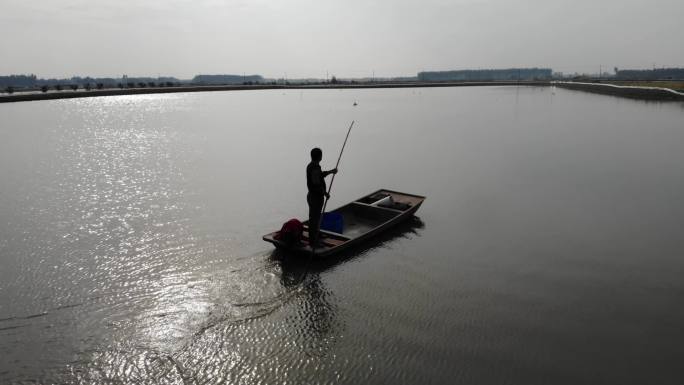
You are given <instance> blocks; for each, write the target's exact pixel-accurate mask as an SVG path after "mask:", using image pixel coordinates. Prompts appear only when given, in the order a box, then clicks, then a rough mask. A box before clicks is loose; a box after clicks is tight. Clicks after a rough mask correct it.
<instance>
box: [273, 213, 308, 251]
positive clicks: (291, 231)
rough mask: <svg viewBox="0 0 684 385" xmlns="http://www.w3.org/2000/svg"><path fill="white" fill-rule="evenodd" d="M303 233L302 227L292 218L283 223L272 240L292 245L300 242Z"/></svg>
mask: <svg viewBox="0 0 684 385" xmlns="http://www.w3.org/2000/svg"><path fill="white" fill-rule="evenodd" d="M303 233H304V225H303V224H302V222H300V221H299V220H298V219H296V218H293V219H290V220H289V221H287V222H285V223H283V227H281V228H280V231H278V233H277V234H276V235H275V236H274V237H273V238H275V239H277V240H279V241H283V242H285V243H287V244H290V245H294V244H296V243H298V242H300V241H301V240H302V234H303Z"/></svg>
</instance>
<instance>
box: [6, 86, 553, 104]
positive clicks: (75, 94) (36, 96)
mask: <svg viewBox="0 0 684 385" xmlns="http://www.w3.org/2000/svg"><path fill="white" fill-rule="evenodd" d="M550 84H551V82H548V81H522V82H515V81H514V82H507V81H500V82H499V81H497V82H435V83H427V82H406V83H364V84H297V85H294V84H290V85H284V84H268V85H267V84H258V85H225V86H187V87H154V88H124V89H118V88H117V89H103V90H91V91H86V90H79V91H50V92H44V93H37V92H36V93H21V92H17V93H14V94H10V95H0V103H12V102H27V101H34V100H51V99H71V98H88V97H93V96H116V95H140V94H167V93H174V92H208V91H245V90H272V89H283V90H285V89H344V88H417V87H473V86H515V85H521V86H549V85H550Z"/></svg>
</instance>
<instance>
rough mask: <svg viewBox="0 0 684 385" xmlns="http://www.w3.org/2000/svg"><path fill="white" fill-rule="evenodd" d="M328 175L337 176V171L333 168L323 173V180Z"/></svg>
mask: <svg viewBox="0 0 684 385" xmlns="http://www.w3.org/2000/svg"><path fill="white" fill-rule="evenodd" d="M330 174H337V169H336V168H333V169H332V170H329V171H323V178H325V177H326V176H328V175H330Z"/></svg>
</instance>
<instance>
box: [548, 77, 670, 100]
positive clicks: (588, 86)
mask: <svg viewBox="0 0 684 385" xmlns="http://www.w3.org/2000/svg"><path fill="white" fill-rule="evenodd" d="M551 84H552V85H554V86H556V87H559V88H567V89H571V90H578V91H586V92H593V93H597V94H603V95H614V96H622V97H627V98H632V99H645V100H671V101H684V93H682V92H678V91H675V90H672V89H670V88H664V87H646V86H643V85H637V86H633V85H616V84H609V83H580V82H552V83H551Z"/></svg>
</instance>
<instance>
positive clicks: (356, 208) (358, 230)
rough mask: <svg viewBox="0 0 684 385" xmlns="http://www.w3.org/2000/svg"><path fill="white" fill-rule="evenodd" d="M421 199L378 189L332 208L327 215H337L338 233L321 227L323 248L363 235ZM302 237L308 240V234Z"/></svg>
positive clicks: (416, 203)
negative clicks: (341, 224)
mask: <svg viewBox="0 0 684 385" xmlns="http://www.w3.org/2000/svg"><path fill="white" fill-rule="evenodd" d="M423 199H424V198H423V197H419V196H414V195H409V194H404V193H398V192H393V191H389V190H380V191H376V192H374V193H372V194H370V195H367V196H365V197H363V198H360V199H357V200H356V201H354V202H351V203H349V204H347V205H344V206H342V207H340V208H338V209H335V210H333V211H331V213H335V214H339V215H341V217H342V223H343V226H342V231H341V232H335V231H331V230H330V229H326V228H325V226H323V227H322V228H321V234H322V239H321V240H322V242H323V246H324V247H325V246H336V245H338V244H340V242H341V243H344V242H345V241H347V240H350V239H353V238H357V237H359V236H361V235H363V234H366V233H368V232H370V231H371V230H373V229H375V228H377V227H379V226H381V225H382V224H384V223H386V222H388V221H390V220H391V219H393V218H395V217H397V216H399V215H401V214H402V213H403V212H405V211H407V210H410V209H411V208H412V207H414V206H415V205H418V204H420V203H421V202H422V201H423ZM307 224H308V221H307V222H304V226H305V229H307V230H308V226H307ZM304 235H305V241H308V231H305V234H304Z"/></svg>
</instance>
